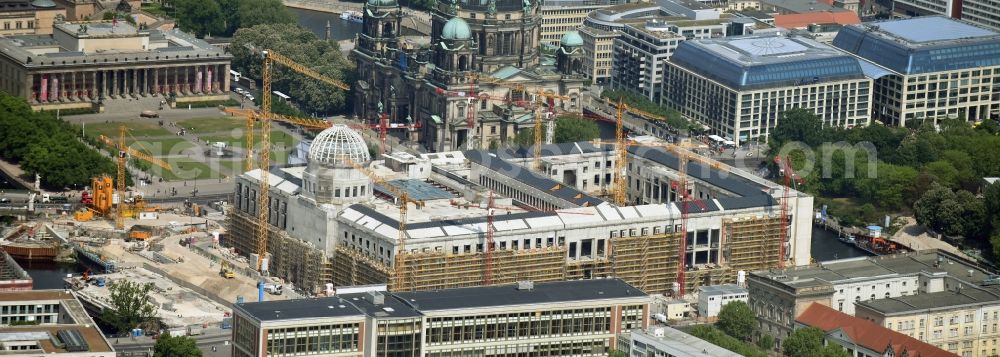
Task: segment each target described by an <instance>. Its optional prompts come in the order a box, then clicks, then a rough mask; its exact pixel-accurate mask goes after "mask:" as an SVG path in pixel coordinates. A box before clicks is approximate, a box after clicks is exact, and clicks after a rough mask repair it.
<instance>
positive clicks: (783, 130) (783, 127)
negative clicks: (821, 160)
mask: <svg viewBox="0 0 1000 357" xmlns="http://www.w3.org/2000/svg"><path fill="white" fill-rule="evenodd" d="M822 131H823V120H822V119H820V117H819V116H818V115H816V114H813V112H812V111H810V110H808V109H802V108H794V109H791V110H787V111H785V112H784V113H781V118H780V119H778V124H777V125H775V126H774V129H772V130H771V138H770V140H769V141H770V143H771V150H773V151H774V153H777V152H778V150H780V149H781V147H782V146H783V145H785V144H786V143H789V142H793V141H798V142H803V143H806V144H807V145H809V146H816V145H819V144H820V143H822V142H823V140H822V138H821V135H820V132H822Z"/></svg>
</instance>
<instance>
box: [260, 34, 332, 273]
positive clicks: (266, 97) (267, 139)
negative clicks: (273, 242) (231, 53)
mask: <svg viewBox="0 0 1000 357" xmlns="http://www.w3.org/2000/svg"><path fill="white" fill-rule="evenodd" d="M261 57H262V59H263V64H262V66H261V77H262V78H261V79H262V80H261V82H263V85H262V94H261V98H260V103H261V104H260V113H259V114H255V115H252V116H249V117H247V128H248V129H250V130H249V133H248V134H247V161H248V162H249V161H252V160H253V124H254V121H257V120H259V121H260V129H261V130H260V131H261V133H260V135H261V138H260V141H261V146H262V147H261V149H260V170H261V175H260V189H259V191H258V192H259V193H258V197H257V205H258V206H257V230H256V238H257V271H261V272H262V273H263V271H262V270H263V267H264V257H265V256H267V226H268V213H269V210H270V202H269V200H270V198H269V197H268V196H269V195H268V193H269V191H270V184H269V183H268V179H269V176H270V172H269V169H270V166H271V118H272V117H271V75H272V72H273V70H274V69H273V66H274V63H278V64H281V65H283V66H285V67H288V68H290V69H292V70H294V71H296V72H299V73H301V74H304V75H306V76H309V77H312V78H314V79H316V80H319V81H322V82H324V83H327V84H329V85H332V86H334V87H337V88H340V89H343V90H350V89H351V86H349V85H347V84H346V83H344V82H341V81H338V80H336V79H333V78H329V77H327V76H324V75H322V74H320V73H319V72H316V71H314V70H312V69H310V68H308V67H306V66H303V65H301V64H298V63H296V62H295V61H292V60H291V59H289V58H288V57H285V56H282V55H281V54H278V53H276V52H274V51H270V50H264V51H261ZM254 116H258V118H254ZM248 168H252V166H248Z"/></svg>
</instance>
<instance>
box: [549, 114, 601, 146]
mask: <svg viewBox="0 0 1000 357" xmlns="http://www.w3.org/2000/svg"><path fill="white" fill-rule="evenodd" d="M600 135H601V129H600V128H598V127H597V123H595V122H594V121H593V120H588V119H583V118H577V117H559V118H556V132H555V138H553V141H554V142H555V143H557V144H561V143H575V142H578V141H590V140H594V139H597V138H598V137H600Z"/></svg>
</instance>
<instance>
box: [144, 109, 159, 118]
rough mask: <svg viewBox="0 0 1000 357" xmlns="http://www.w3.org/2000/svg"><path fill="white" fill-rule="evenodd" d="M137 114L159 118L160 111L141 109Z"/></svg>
mask: <svg viewBox="0 0 1000 357" xmlns="http://www.w3.org/2000/svg"><path fill="white" fill-rule="evenodd" d="M139 116H140V117H143V118H159V117H160V113H157V112H155V111H152V110H143V111H142V113H139Z"/></svg>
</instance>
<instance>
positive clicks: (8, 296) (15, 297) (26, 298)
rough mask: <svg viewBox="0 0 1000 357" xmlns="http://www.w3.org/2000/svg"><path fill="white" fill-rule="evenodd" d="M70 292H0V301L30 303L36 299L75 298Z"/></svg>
mask: <svg viewBox="0 0 1000 357" xmlns="http://www.w3.org/2000/svg"><path fill="white" fill-rule="evenodd" d="M75 299H76V298H75V297H74V296H73V294H72V293H70V292H68V291H66V290H27V291H5V292H0V302H15V301H23V302H25V303H32V302H34V301H36V300H75Z"/></svg>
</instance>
